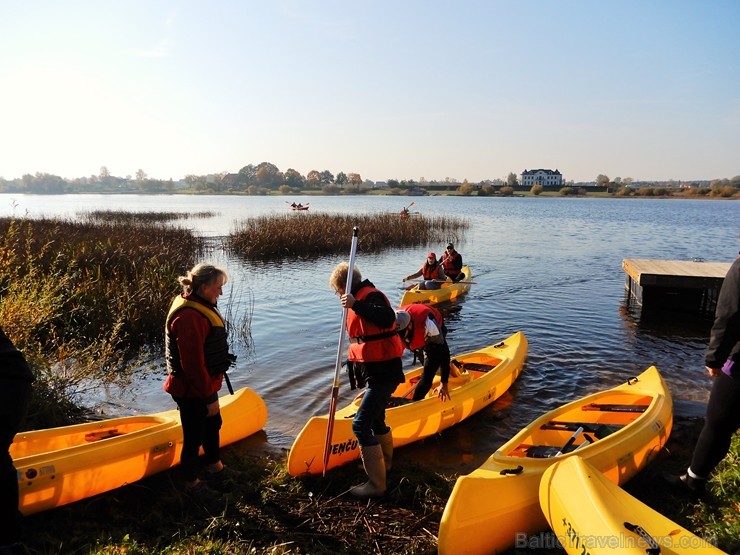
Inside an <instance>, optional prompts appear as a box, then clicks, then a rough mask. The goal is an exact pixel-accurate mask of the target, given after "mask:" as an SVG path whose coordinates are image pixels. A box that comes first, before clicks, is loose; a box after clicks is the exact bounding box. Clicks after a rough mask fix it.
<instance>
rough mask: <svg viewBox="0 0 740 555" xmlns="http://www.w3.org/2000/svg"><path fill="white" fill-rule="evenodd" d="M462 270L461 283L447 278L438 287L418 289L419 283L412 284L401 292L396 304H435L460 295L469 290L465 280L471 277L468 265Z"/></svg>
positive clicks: (451, 299)
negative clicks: (399, 301) (399, 300)
mask: <svg viewBox="0 0 740 555" xmlns="http://www.w3.org/2000/svg"><path fill="white" fill-rule="evenodd" d="M462 272H463V273H464V274H465V279H463V280H461V283H453V282H452V281H449V280H448V281H445V282H443V283H440V286H441V287H440V288H439V289H419V284H416V285H414V286H413V287H412V288H411V289H408V290H407V291H406V292H405V293H404V294H403V297H401V303H400V304H399V305H398V306H404V305H407V304H429V305H435V304H439V303H443V302H446V301H454V300H456V299H457V298H459V297H462V296H463V295H465V294H466V293H467V292H468V291H470V284H469V283H465V282H466V281H470V280H471V279H472V278H473V276H472V275H471V272H470V266H463V269H462Z"/></svg>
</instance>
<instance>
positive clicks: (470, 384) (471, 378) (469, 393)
mask: <svg viewBox="0 0 740 555" xmlns="http://www.w3.org/2000/svg"><path fill="white" fill-rule="evenodd" d="M526 356H527V339H526V337H525V336H524V334H523V333H521V332H517V333H515V334H514V335H512V336H511V337H509V338H507V339H505V340H504V341H502V342H500V343H497V344H495V345H491V346H489V347H485V348H483V349H480V350H479V351H474V352H470V353H467V354H463V355H459V356H457V357H455V358H454V359H453V360H455V361H457V363H453V364H452V365H451V372H450V379H449V382H448V389H449V392H450V397H451V399H450V400H448V401H445V402H442V401H440V400H439V399H438V398H437V397H436V396H435V394H434V389H435V388H436V387H437V386H438V385H439V383H440V378H439V376H437V377H436V378H435V381H434V383H433V384H432V388H431V390H430V391H429V393H428V394H427V397H426V398H425V399H421V400H419V401H411V397H413V392H414V386H415V384H416V382H417V381H418V380H419V376H420V375H421V373H422V369H423V368H422V367H419V368H416V369H414V370H411V371H410V372H408V373H407V374H406V380H405V381H404V382H403V383H402V384H400V385H399V386H398V388H396V391H395V392H394V393H393V396H392V397H391V402H390V404H389V406H388V408H386V419H385V421H386V424H387V425H388V426H390V427H391V429H392V430H393V446H394V447H400V446H402V445H407V444H409V443H412V442H414V441H417V440H419V439H422V438H425V437H428V436H431V435H433V434H436V433H438V432H441V431H442V430H444V429H446V428H449V427H450V426H453V425H455V424H457V423H458V422H461V421H463V420H465V419H466V418H468V417H469V416H471V415H473V414H475V413H476V412H478V411H479V410H481V409H482V408H484V407H487V406H488V405H490V404H491V403H493V402H494V401H495V400H496V399H498V398H499V397H500V396H501V395H502V394H503V393H504V392H505V391H506V390H508V389H509V387H510V386H511V384H512V383H513V382H514V380H516V379H517V377H518V376H519V374H520V373H521V371H522V367H523V366H524V359H525V358H526ZM453 373H454V374H456V375H453ZM363 394H364V392H363V393H361V394H360V395H358V396H357V397H356V398H355V399H354V400H353V401H352V402H351V403H350V404H349V405H347V406H346V407H344V408H341V409H338V410H337V411H336V413H335V420H334V429H333V431H332V437H331V449H330V455H329V461H328V464H327V469H331V468H334V467H337V466H341V465H343V464H347V463H348V462H351V461H353V460H356V459H358V458H359V457H360V449H359V445H358V443H357V438H356V437H355V435H354V434H353V433H352V418H353V417H354V415H355V413H356V412H357V409H358V407H359V406H360V402H361V401H362V395H363ZM328 421H329V415H328V414H325V415H322V416H314V417H312V418H311V419H309V421H308V422H307V423H306V425H305V426H304V427H303V430H301V432H300V433H299V434H298V436H297V437H296V439H295V442H294V443H293V446H292V447H291V449H290V453H289V454H288V472H289V473H290V475H291V476H299V475H301V474H321V473H322V472H323V461H324V447H325V445H326V432H327V428H328Z"/></svg>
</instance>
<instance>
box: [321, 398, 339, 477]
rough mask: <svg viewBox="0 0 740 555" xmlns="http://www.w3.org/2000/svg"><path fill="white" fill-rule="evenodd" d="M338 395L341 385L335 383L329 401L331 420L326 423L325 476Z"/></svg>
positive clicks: (323, 472) (323, 471)
mask: <svg viewBox="0 0 740 555" xmlns="http://www.w3.org/2000/svg"><path fill="white" fill-rule="evenodd" d="M337 397H339V387H338V386H336V385H335V386H333V387H332V389H331V400H330V401H329V421H328V422H327V424H326V443H325V444H324V466H323V470H322V475H323V476H326V467H327V465H328V464H329V453H330V452H331V438H332V435H334V413H335V412H336V411H337Z"/></svg>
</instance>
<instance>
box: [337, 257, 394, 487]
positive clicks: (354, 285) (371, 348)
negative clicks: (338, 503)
mask: <svg viewBox="0 0 740 555" xmlns="http://www.w3.org/2000/svg"><path fill="white" fill-rule="evenodd" d="M348 273H349V265H348V264H347V263H346V262H342V263H340V264H338V265H337V266H336V267H335V268H334V271H333V272H332V274H331V277H330V278H329V286H330V287H331V288H332V289H333V290H334V291H335V292H336V293H337V295H339V297H340V300H341V303H342V306H343V307H344V308H346V309H347V335H348V336H349V347H348V349H347V371H348V373H349V382H350V388H351V389H356V388H358V387H366V390H365V394H364V395H363V397H362V402H361V403H360V407H359V408H358V409H357V413H356V414H355V416H354V419H353V420H352V432H353V433H354V434H355V436H356V437H357V442H358V443H359V444H360V455H361V456H362V463H363V466H364V467H365V472H366V473H367V476H368V481H367V482H365V483H364V484H362V485H360V486H355V487H353V488H352V489H351V490H350V493H352V495H355V496H357V497H360V498H368V497H379V496H381V495H383V494H384V493H385V490H386V473H387V472H388V471H389V470H390V469H391V463H392V460H393V435H392V432H391V429H390V427H388V426H387V425H386V423H385V408H386V406H387V405H388V401H389V400H390V398H391V395H392V394H393V392H394V391H395V390H396V388H397V387H398V384H400V383H403V381H404V375H403V362H402V361H401V355H402V354H403V349H404V347H403V343H402V342H401V338H400V337H398V333H397V332H396V313H395V311H394V310H393V307H392V306H391V303H390V302H389V301H388V298H387V297H386V296H385V295H384V294H383V292H382V291H380V290H379V289H377V288H376V287H375V286H374V285H373V284H372V283H371V282H370V281H368V280H364V281H363V279H362V275H361V274H360V271H359V270H358V269H357V267H356V266H355V267H354V268H353V271H352V279H351V282H350V283H351V286H350V291H346V287H347V275H348Z"/></svg>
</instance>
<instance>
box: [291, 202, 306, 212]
mask: <svg viewBox="0 0 740 555" xmlns="http://www.w3.org/2000/svg"><path fill="white" fill-rule="evenodd" d="M286 202H287V201H286ZM308 205H309V203H308V202H307V203H306V204H301V203H300V202H299V203H297V204H296V203H295V202H291V203H290V209H291V210H308V208H309V207H308Z"/></svg>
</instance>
